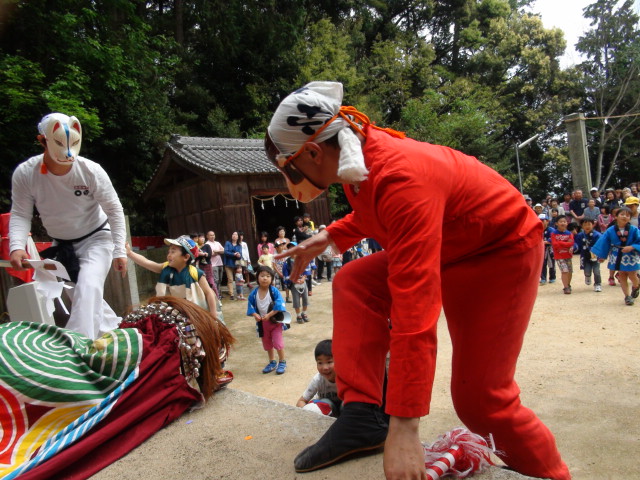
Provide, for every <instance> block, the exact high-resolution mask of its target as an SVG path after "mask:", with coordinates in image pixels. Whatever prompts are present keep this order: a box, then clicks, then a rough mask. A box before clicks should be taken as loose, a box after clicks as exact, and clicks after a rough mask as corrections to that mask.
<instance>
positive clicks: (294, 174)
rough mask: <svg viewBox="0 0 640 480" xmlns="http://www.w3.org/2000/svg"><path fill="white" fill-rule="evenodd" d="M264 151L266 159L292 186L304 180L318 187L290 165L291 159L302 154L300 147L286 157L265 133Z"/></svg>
mask: <svg viewBox="0 0 640 480" xmlns="http://www.w3.org/2000/svg"><path fill="white" fill-rule="evenodd" d="M264 150H265V153H266V154H267V158H268V159H269V160H270V161H271V163H273V164H274V165H275V166H276V168H278V170H280V171H281V172H282V173H283V174H284V175H285V176H286V177H287V178H288V179H289V181H290V182H291V183H292V184H293V185H299V184H301V183H302V182H304V181H305V180H306V181H307V182H309V183H310V184H311V185H313V186H314V187H316V188H321V187H318V186H317V185H316V184H315V183H314V182H312V181H311V180H310V179H309V178H307V177H306V176H305V174H304V173H302V172H301V171H300V170H298V169H297V168H296V167H295V166H294V165H293V163H292V161H293V159H295V158H296V157H297V156H298V155H299V154H300V152H302V147H300V149H299V150H298V151H297V152H295V153H292V154H289V155H286V154H284V153H281V152H280V150H279V149H278V147H276V144H275V143H274V142H273V140H272V139H271V135H269V132H268V131H267V133H266V135H265V137H264Z"/></svg>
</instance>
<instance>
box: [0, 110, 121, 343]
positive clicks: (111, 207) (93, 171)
mask: <svg viewBox="0 0 640 480" xmlns="http://www.w3.org/2000/svg"><path fill="white" fill-rule="evenodd" d="M38 131H39V135H38V137H37V138H38V141H39V142H40V144H41V145H42V147H43V148H44V153H42V154H40V155H36V156H35V157H31V158H30V159H28V160H27V161H25V162H23V163H21V164H20V165H18V167H17V168H16V169H15V171H14V172H13V177H12V187H11V219H10V221H9V241H10V250H11V264H12V265H13V267H14V268H17V269H21V268H22V262H23V261H25V260H26V259H27V258H28V255H27V252H26V251H25V244H26V241H27V236H28V234H29V230H30V229H31V218H32V216H33V209H34V207H36V208H37V209H38V212H39V214H40V218H41V219H42V223H43V225H44V227H45V229H46V230H47V234H48V235H49V236H50V237H52V238H53V239H54V246H53V247H52V249H51V250H50V251H49V252H50V254H51V255H54V256H55V258H56V259H58V260H60V261H61V263H63V264H64V265H65V267H67V270H68V272H69V274H70V276H71V280H72V282H74V283H75V288H74V289H73V293H72V296H73V299H72V306H71V316H70V317H69V321H68V322H67V325H66V327H67V328H68V329H70V330H74V331H77V332H80V333H82V334H84V335H86V336H87V337H89V338H94V339H95V338H98V337H99V336H100V335H101V334H102V333H104V332H108V331H109V330H113V329H114V328H116V326H117V325H118V322H119V321H120V318H119V317H117V316H116V315H115V313H114V312H113V310H112V309H111V307H109V305H108V304H107V302H105V301H104V299H103V291H104V282H105V279H106V278H107V274H108V273H109V269H110V268H111V265H112V264H113V267H114V269H115V270H117V271H119V272H121V273H122V276H123V277H124V275H125V273H126V271H127V256H126V252H125V235H126V234H125V220H124V213H123V210H122V205H121V203H120V200H119V198H118V195H117V194H116V191H115V190H114V188H113V185H112V184H111V180H110V179H109V176H108V175H107V173H106V172H105V171H104V169H103V168H102V167H101V166H100V165H98V164H97V163H95V162H92V161H91V160H88V159H86V158H83V157H80V156H79V153H80V145H81V141H82V128H81V126H80V121H79V120H78V119H77V118H76V117H69V116H67V115H64V114H62V113H51V114H49V115H45V116H44V117H43V119H42V120H41V121H40V123H39V124H38ZM42 255H43V256H45V257H46V256H47V255H46V254H45V252H42ZM25 320H29V319H25Z"/></svg>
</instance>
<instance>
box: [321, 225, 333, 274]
mask: <svg viewBox="0 0 640 480" xmlns="http://www.w3.org/2000/svg"><path fill="white" fill-rule="evenodd" d="M326 228H327V226H326V225H320V226H318V233H320V232H322V231H323V230H325V229H326ZM334 253H335V252H334V251H333V247H332V246H331V245H327V248H325V250H324V252H322V253H321V254H320V255H318V258H316V262H317V263H318V281H321V280H322V278H324V277H323V274H324V271H325V268H326V270H327V280H328V281H329V282H330V281H331V272H332V269H333V256H334Z"/></svg>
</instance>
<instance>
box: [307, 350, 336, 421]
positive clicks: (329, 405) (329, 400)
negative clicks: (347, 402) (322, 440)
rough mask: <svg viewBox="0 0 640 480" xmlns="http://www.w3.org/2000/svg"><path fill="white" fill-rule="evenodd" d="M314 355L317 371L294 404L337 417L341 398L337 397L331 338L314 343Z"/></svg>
mask: <svg viewBox="0 0 640 480" xmlns="http://www.w3.org/2000/svg"><path fill="white" fill-rule="evenodd" d="M314 355H315V357H316V368H317V369H318V373H316V374H315V375H314V376H313V378H312V379H311V381H310V382H309V386H308V387H307V389H306V390H305V391H304V393H303V394H302V396H301V397H300V398H299V399H298V402H297V403H296V406H297V407H302V408H303V409H305V410H314V411H316V412H318V411H319V412H320V413H322V414H323V415H330V416H332V417H337V416H338V415H339V413H340V404H341V400H340V398H338V387H337V385H336V371H335V370H334V368H333V352H332V350H331V340H322V341H321V342H319V343H318V344H317V345H316V348H315V351H314Z"/></svg>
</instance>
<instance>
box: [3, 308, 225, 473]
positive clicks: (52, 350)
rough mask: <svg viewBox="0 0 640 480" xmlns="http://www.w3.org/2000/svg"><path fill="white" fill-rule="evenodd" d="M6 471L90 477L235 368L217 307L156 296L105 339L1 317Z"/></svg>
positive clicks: (215, 386) (222, 382)
mask: <svg viewBox="0 0 640 480" xmlns="http://www.w3.org/2000/svg"><path fill="white" fill-rule="evenodd" d="M0 338H1V339H2V340H1V341H0V421H1V423H2V428H3V430H4V434H3V437H2V442H1V445H2V449H0V477H2V478H3V479H5V480H8V479H13V478H16V477H19V478H20V480H36V479H39V480H40V479H45V478H47V479H49V478H63V477H64V478H73V479H84V478H88V477H90V476H91V475H93V474H94V473H96V472H97V471H99V470H101V469H102V468H104V467H106V466H107V465H109V464H110V463H112V462H114V461H115V460H117V459H118V458H120V457H122V456H123V455H125V454H126V453H127V452H129V451H130V450H132V449H133V448H134V447H136V446H137V445H139V444H141V443H142V442H143V441H144V440H146V439H147V438H149V437H150V436H151V435H153V433H155V432H156V431H158V430H159V429H161V428H162V427H164V426H165V425H167V424H169V423H170V422H172V421H173V420H175V419H176V418H178V417H179V416H180V415H182V413H183V412H185V411H186V410H187V409H189V408H191V407H194V406H200V405H202V404H203V403H204V401H205V400H206V399H207V398H209V397H210V396H211V395H212V394H213V393H214V392H215V391H216V390H218V389H220V388H221V387H222V386H225V385H227V384H228V383H229V382H230V381H231V379H232V378H233V375H232V374H231V372H228V371H224V370H223V368H222V363H223V362H224V360H225V359H226V356H227V352H228V351H229V348H230V346H231V344H232V343H233V341H234V340H233V337H232V336H231V334H230V333H229V331H228V330H227V328H226V327H225V326H224V325H223V324H221V323H220V322H218V321H216V320H215V319H214V318H213V317H212V316H211V315H210V314H209V312H206V311H205V310H203V309H202V308H200V307H198V306H196V305H194V304H193V303H191V302H189V301H187V300H182V299H178V298H175V297H156V298H152V299H151V300H150V303H149V305H147V306H143V307H141V308H139V309H138V310H136V311H134V312H132V313H131V314H129V315H128V316H127V317H126V318H125V319H124V320H123V321H122V323H121V324H120V328H117V329H114V330H112V331H110V332H108V333H106V334H105V335H103V336H102V337H100V338H99V339H97V340H91V339H89V338H87V337H85V336H84V335H81V334H79V333H76V332H72V331H70V330H66V329H62V328H59V327H56V326H53V325H47V324H43V323H30V322H9V323H6V324H4V325H1V326H0Z"/></svg>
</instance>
